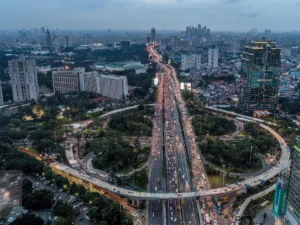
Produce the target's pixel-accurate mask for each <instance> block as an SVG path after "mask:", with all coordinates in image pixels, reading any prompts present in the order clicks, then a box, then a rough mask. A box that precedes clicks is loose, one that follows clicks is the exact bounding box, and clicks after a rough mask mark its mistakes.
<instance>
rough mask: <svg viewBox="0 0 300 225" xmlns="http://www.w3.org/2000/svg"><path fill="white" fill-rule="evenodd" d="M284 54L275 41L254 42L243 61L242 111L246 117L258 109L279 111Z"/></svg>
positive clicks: (240, 107)
mask: <svg viewBox="0 0 300 225" xmlns="http://www.w3.org/2000/svg"><path fill="white" fill-rule="evenodd" d="M280 52H281V49H280V48H277V47H276V43H275V42H270V41H252V42H251V45H250V46H246V47H245V51H244V53H243V58H242V78H243V79H244V81H245V85H244V86H243V87H242V89H241V92H240V97H239V109H240V110H241V111H242V113H244V114H251V113H253V112H254V111H255V110H268V111H270V112H273V111H274V110H275V109H276V105H277V100H278V88H279V76H280V66H281V61H280V58H281V57H280Z"/></svg>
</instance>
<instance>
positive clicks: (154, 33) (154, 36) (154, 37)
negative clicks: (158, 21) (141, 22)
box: [151, 28, 156, 43]
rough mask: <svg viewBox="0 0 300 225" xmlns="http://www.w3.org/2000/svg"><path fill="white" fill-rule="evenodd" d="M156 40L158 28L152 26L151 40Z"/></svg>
mask: <svg viewBox="0 0 300 225" xmlns="http://www.w3.org/2000/svg"><path fill="white" fill-rule="evenodd" d="M155 41H156V30H155V28H151V42H152V43H154V42H155Z"/></svg>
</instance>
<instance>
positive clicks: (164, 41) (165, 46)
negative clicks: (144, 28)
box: [159, 38, 168, 51]
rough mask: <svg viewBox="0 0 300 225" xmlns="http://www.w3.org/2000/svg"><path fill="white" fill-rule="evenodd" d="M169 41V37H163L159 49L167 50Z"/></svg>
mask: <svg viewBox="0 0 300 225" xmlns="http://www.w3.org/2000/svg"><path fill="white" fill-rule="evenodd" d="M167 43H168V39H167V38H162V39H160V46H159V50H160V51H164V50H166V48H167Z"/></svg>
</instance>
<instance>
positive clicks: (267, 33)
mask: <svg viewBox="0 0 300 225" xmlns="http://www.w3.org/2000/svg"><path fill="white" fill-rule="evenodd" d="M271 34H272V31H271V30H265V36H266V37H268V38H269V37H270V36H271Z"/></svg>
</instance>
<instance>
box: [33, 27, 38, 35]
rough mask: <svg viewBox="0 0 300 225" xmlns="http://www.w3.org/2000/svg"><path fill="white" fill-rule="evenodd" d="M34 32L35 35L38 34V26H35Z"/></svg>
mask: <svg viewBox="0 0 300 225" xmlns="http://www.w3.org/2000/svg"><path fill="white" fill-rule="evenodd" d="M33 33H34V35H35V36H36V35H37V34H38V29H37V28H34V29H33Z"/></svg>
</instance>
